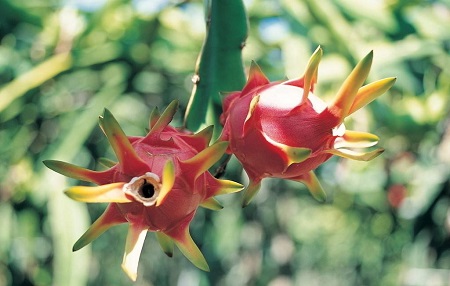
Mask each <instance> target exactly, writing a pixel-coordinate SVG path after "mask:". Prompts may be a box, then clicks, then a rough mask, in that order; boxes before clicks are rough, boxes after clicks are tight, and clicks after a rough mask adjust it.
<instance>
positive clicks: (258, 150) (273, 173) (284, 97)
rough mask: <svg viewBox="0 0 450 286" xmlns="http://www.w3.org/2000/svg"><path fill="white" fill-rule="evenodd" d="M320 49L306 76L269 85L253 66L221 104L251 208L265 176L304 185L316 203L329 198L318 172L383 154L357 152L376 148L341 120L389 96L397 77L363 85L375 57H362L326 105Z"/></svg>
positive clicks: (372, 139)
mask: <svg viewBox="0 0 450 286" xmlns="http://www.w3.org/2000/svg"><path fill="white" fill-rule="evenodd" d="M321 57H322V49H321V48H320V47H318V48H317V49H316V51H315V52H314V53H313V55H312V56H311V58H310V60H309V62H308V65H307V68H306V71H305V74H304V75H303V77H301V78H298V79H293V80H288V81H283V82H269V80H268V79H267V77H266V76H265V75H264V74H263V73H262V72H261V70H260V68H259V67H258V66H257V65H256V64H255V63H252V66H251V68H250V72H249V77H248V81H247V83H246V85H245V86H244V88H243V89H242V91H237V92H232V93H230V94H228V95H227V97H226V98H225V99H224V102H223V113H222V115H221V117H220V120H221V123H222V125H223V126H224V128H223V131H222V135H221V140H223V141H229V143H230V144H229V147H228V148H227V153H233V154H234V155H235V156H236V157H237V159H238V160H239V161H240V162H241V164H242V165H243V167H244V169H245V171H246V173H247V174H248V177H249V181H250V182H249V185H248V186H247V188H246V190H245V194H244V199H243V205H244V206H245V205H247V204H248V203H249V202H250V200H251V199H252V198H253V197H254V195H255V194H256V193H257V192H258V190H259V189H260V186H261V180H262V179H263V178H267V177H275V178H283V179H289V180H293V181H298V182H302V183H304V184H305V185H306V186H307V188H308V189H309V191H310V192H311V193H312V195H313V196H314V197H315V198H317V199H318V200H322V201H323V200H325V199H326V195H325V192H324V190H323V188H322V187H321V185H320V183H319V181H318V179H317V177H316V175H315V174H314V171H313V170H314V169H316V168H317V167H318V166H319V165H321V164H322V163H324V162H325V161H327V160H328V159H329V158H330V157H331V156H333V155H337V156H341V157H345V158H350V159H355V160H363V161H368V160H371V159H373V158H375V157H376V156H378V155H379V154H381V153H382V152H383V149H382V148H378V149H375V150H372V151H368V152H362V151H360V150H354V148H357V149H360V148H367V147H372V146H374V145H376V144H377V142H378V140H379V138H378V137H377V136H376V135H374V134H370V133H366V132H358V131H351V130H346V128H345V126H344V124H343V121H344V119H345V118H346V117H347V116H349V115H350V114H352V113H354V112H355V111H357V110H358V109H360V108H361V107H363V106H365V105H366V104H368V103H370V102H371V101H372V100H374V99H375V98H376V97H378V96H379V95H381V94H383V93H384V92H386V91H387V90H388V89H389V88H390V87H391V86H392V85H393V84H394V82H395V80H396V79H395V78H385V79H382V80H379V81H376V82H373V83H370V84H367V85H365V86H362V85H363V83H364V81H365V80H366V78H367V76H368V73H369V70H370V67H371V64H372V58H373V53H372V52H370V53H369V54H368V55H367V56H366V57H364V58H363V59H362V60H361V61H360V62H359V63H358V64H357V66H356V67H355V68H354V69H353V71H352V72H351V73H350V75H349V76H348V78H347V79H346V80H345V81H344V83H343V84H342V87H341V88H340V89H339V91H338V92H337V95H336V97H335V99H334V101H333V102H331V104H329V105H328V106H327V104H325V102H323V101H322V100H321V99H319V98H318V97H317V96H316V95H314V94H313V92H314V84H315V83H316V81H317V71H318V65H319V62H320V59H321Z"/></svg>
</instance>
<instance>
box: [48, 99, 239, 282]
mask: <svg viewBox="0 0 450 286" xmlns="http://www.w3.org/2000/svg"><path fill="white" fill-rule="evenodd" d="M177 105H178V104H177V102H172V103H171V104H170V105H169V106H168V107H167V109H166V110H165V111H164V112H163V114H162V115H159V114H158V112H157V110H155V112H153V114H152V116H151V118H150V131H149V133H148V134H147V135H146V136H145V137H127V136H126V135H125V134H124V132H123V131H122V129H121V128H120V126H119V124H118V123H117V121H116V120H115V118H114V117H113V116H112V114H111V113H110V112H109V111H108V110H105V112H104V115H103V116H101V117H100V119H99V123H100V127H101V128H102V130H103V132H104V133H105V135H106V137H107V138H108V140H109V142H110V144H111V146H112V148H113V150H114V152H115V154H116V156H117V158H118V162H117V163H115V162H111V163H108V164H109V167H110V168H109V169H107V170H105V171H92V170H88V169H84V168H81V167H78V166H74V165H72V164H69V163H64V162H61V161H53V160H49V161H45V162H44V163H45V165H46V166H47V167H49V168H50V169H52V170H54V171H56V172H58V173H61V174H63V175H66V176H69V177H71V178H74V179H78V180H82V181H87V182H91V183H94V184H97V185H98V186H96V187H90V186H75V187H71V188H69V189H68V190H66V192H65V193H66V195H68V196H69V197H70V198H72V199H74V200H77V201H81V202H88V203H92V202H107V203H109V205H108V207H107V209H106V210H105V212H104V213H103V214H102V215H101V216H100V217H99V218H98V219H97V220H96V221H95V222H94V223H93V225H92V226H91V227H90V228H89V229H88V230H87V231H86V233H85V234H83V236H82V237H81V238H80V239H79V240H78V241H77V242H76V243H75V245H74V247H73V250H74V251H76V250H79V249H81V248H82V247H84V246H85V245H87V244H88V243H90V242H91V241H93V240H94V239H96V238H97V237H98V236H100V235H101V234H102V233H103V232H105V231H106V230H107V229H109V228H110V227H112V226H114V225H117V224H120V223H128V224H129V230H128V235H127V240H126V245H125V253H124V258H123V263H122V268H123V269H124V271H125V272H126V273H127V274H128V276H129V277H130V278H131V279H132V280H136V278H137V268H138V261H139V256H140V253H141V250H142V246H143V244H144V240H145V236H146V234H147V232H148V231H152V232H155V233H156V235H157V238H158V241H159V242H160V245H161V247H162V249H163V251H164V252H165V253H166V254H167V255H169V256H172V252H173V245H174V244H175V245H177V247H178V248H179V249H180V250H181V252H182V253H183V254H184V255H185V256H186V257H187V258H188V259H189V260H190V261H191V262H192V263H193V264H194V265H195V266H197V267H198V268H200V269H202V270H205V271H208V270H209V268H208V264H207V263H206V261H205V258H204V257H203V255H202V253H201V252H200V250H199V249H198V247H197V246H196V245H195V243H194V241H193V240H192V238H191V236H190V234H189V224H190V222H191V220H192V219H193V217H194V214H195V212H196V210H197V208H198V207H199V206H203V207H206V208H209V209H215V210H217V209H220V208H221V206H220V204H219V203H218V202H217V201H216V200H215V199H214V196H217V195H221V194H226V193H232V192H237V191H240V190H241V189H242V185H240V184H238V183H235V182H232V181H228V180H219V179H216V178H214V177H213V176H212V175H211V174H210V173H209V172H208V171H207V170H208V169H209V168H210V167H211V166H212V165H213V164H214V163H216V161H217V160H219V159H220V158H221V157H222V155H223V154H224V153H225V150H226V148H227V146H228V143H227V142H217V143H215V144H213V145H211V146H208V145H209V141H210V139H211V136H212V126H211V127H207V128H205V129H204V130H202V131H200V132H198V133H197V134H192V133H190V132H188V131H186V130H182V129H177V128H174V127H171V126H169V125H168V124H169V123H170V121H171V120H172V118H173V115H174V114H175V111H176V108H177Z"/></svg>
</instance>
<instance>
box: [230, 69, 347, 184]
mask: <svg viewBox="0 0 450 286" xmlns="http://www.w3.org/2000/svg"><path fill="white" fill-rule="evenodd" d="M261 76H263V75H259V74H256V75H254V77H257V78H259V77H261ZM254 81H255V80H254V79H249V83H248V84H247V86H246V87H245V88H244V89H243V91H242V92H234V93H231V94H230V95H228V97H227V98H226V99H225V101H224V112H223V114H222V116H221V122H222V124H223V125H224V129H223V133H222V136H221V139H222V140H225V141H229V142H230V145H229V148H228V150H227V152H229V153H233V154H234V155H235V156H236V157H237V158H238V160H239V161H240V162H241V164H242V165H243V166H244V169H245V171H246V172H247V174H248V175H249V177H250V179H251V180H252V181H254V182H259V181H260V180H261V179H262V178H265V177H277V178H285V179H294V180H295V179H298V178H299V177H301V176H302V175H303V174H305V173H307V172H309V171H311V170H314V169H316V168H317V167H318V166H319V165H320V164H322V163H323V162H325V161H326V160H328V159H329V158H330V157H331V156H332V155H331V154H329V153H324V152H323V151H324V150H328V149H331V148H333V143H334V141H335V139H336V136H333V134H332V129H333V128H334V127H336V126H337V125H339V119H338V118H337V117H336V116H334V115H332V113H330V112H329V111H328V109H325V110H323V111H322V112H320V113H319V112H317V111H316V110H314V108H313V106H312V103H311V101H310V99H307V100H306V101H305V102H304V103H303V104H301V105H299V106H296V107H295V108H293V109H291V110H281V109H279V108H277V107H274V106H270V105H264V104H260V103H258V104H257V105H256V107H255V108H254V110H253V112H252V115H251V117H250V119H248V120H247V122H245V121H246V118H247V115H248V113H249V109H250V104H251V101H252V99H253V98H254V97H255V96H258V95H261V93H262V92H264V91H267V90H269V89H271V88H274V87H276V85H278V84H283V83H268V82H267V81H264V80H263V79H260V78H259V79H258V80H257V83H256V84H259V83H262V85H260V86H254V85H255V84H253V83H254ZM252 84H253V85H252ZM296 84H301V85H302V84H303V82H301V81H298V82H297V83H296ZM291 86H295V87H296V88H298V96H299V97H301V95H302V93H303V89H302V88H301V87H300V86H297V85H291ZM251 87H253V88H251ZM277 96H279V97H282V96H283V94H277ZM310 96H312V95H311V93H310ZM264 134H265V135H266V136H268V137H270V138H271V139H272V140H274V141H276V142H278V143H282V144H285V145H288V146H292V147H302V148H309V149H311V152H312V154H311V156H310V158H308V159H306V160H305V161H303V162H301V163H294V164H291V165H290V166H288V165H287V157H286V154H285V153H284V152H283V151H282V150H280V149H279V148H277V147H275V146H274V145H273V144H272V143H271V142H269V141H268V140H267V139H266V138H265V137H264Z"/></svg>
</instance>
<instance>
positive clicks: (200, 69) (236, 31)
mask: <svg viewBox="0 0 450 286" xmlns="http://www.w3.org/2000/svg"><path fill="white" fill-rule="evenodd" d="M206 3H207V8H206V9H207V13H206V15H207V16H206V17H207V21H206V23H207V35H206V40H205V43H204V45H203V49H202V51H201V53H200V56H199V60H198V64H197V67H196V72H195V75H194V77H193V81H194V88H193V90H192V94H191V98H190V100H189V104H188V107H187V111H186V117H185V126H186V127H187V128H188V129H190V130H192V131H198V130H200V129H201V128H202V127H205V126H207V125H214V128H215V129H214V136H213V137H214V138H217V137H218V135H219V132H220V130H221V125H220V122H219V116H220V114H221V113H222V97H221V96H220V92H224V91H236V90H241V89H242V87H243V86H244V84H245V73H244V68H243V64H242V54H241V51H242V48H243V47H244V45H245V39H246V38H247V16H246V13H245V7H244V4H243V2H242V0H227V1H207V2H206Z"/></svg>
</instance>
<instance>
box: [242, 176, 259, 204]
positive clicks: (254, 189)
mask: <svg viewBox="0 0 450 286" xmlns="http://www.w3.org/2000/svg"><path fill="white" fill-rule="evenodd" d="M260 188H261V182H257V183H256V182H252V181H250V184H249V185H248V187H247V189H245V193H244V197H243V200H242V208H245V207H246V206H248V204H249V203H250V202H251V200H252V199H253V197H255V195H256V194H257V193H258V191H259V189H260Z"/></svg>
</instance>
